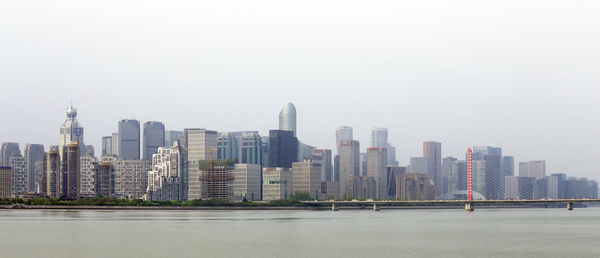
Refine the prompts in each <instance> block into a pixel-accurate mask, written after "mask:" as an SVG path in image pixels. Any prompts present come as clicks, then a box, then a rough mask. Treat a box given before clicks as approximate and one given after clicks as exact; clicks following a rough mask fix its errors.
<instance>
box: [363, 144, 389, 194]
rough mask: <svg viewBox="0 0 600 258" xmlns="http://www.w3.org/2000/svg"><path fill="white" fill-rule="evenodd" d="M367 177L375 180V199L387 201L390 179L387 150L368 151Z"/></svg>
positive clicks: (374, 149)
mask: <svg viewBox="0 0 600 258" xmlns="http://www.w3.org/2000/svg"><path fill="white" fill-rule="evenodd" d="M367 177H372V178H373V179H374V180H375V188H376V194H375V198H377V199H387V198H388V195H387V193H388V191H387V190H388V177H387V149H386V148H368V149H367Z"/></svg>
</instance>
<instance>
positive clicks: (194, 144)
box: [182, 128, 217, 200]
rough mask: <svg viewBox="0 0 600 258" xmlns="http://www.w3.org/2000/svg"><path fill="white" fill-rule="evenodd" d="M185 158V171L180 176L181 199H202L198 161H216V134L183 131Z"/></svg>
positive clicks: (203, 130) (212, 132)
mask: <svg viewBox="0 0 600 258" xmlns="http://www.w3.org/2000/svg"><path fill="white" fill-rule="evenodd" d="M184 138H185V143H184V144H185V145H184V149H186V151H187V152H186V153H187V155H186V156H187V157H186V162H187V169H186V173H185V175H184V176H182V184H183V187H184V189H183V199H184V200H194V199H202V192H203V189H202V183H201V182H200V176H201V175H202V171H200V167H199V164H200V161H203V160H210V158H211V153H212V155H213V156H212V158H213V159H217V152H216V150H217V132H216V131H210V130H206V129H195V128H194V129H185V131H184Z"/></svg>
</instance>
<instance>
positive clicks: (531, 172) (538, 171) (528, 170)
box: [519, 160, 546, 179]
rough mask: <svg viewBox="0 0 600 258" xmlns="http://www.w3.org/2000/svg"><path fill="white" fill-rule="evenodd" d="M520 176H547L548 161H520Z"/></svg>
mask: <svg viewBox="0 0 600 258" xmlns="http://www.w3.org/2000/svg"><path fill="white" fill-rule="evenodd" d="M519 176H522V177H534V178H536V179H540V178H543V177H545V176H546V161H545V160H533V161H528V162H519Z"/></svg>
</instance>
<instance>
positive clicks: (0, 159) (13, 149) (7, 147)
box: [0, 142, 21, 166]
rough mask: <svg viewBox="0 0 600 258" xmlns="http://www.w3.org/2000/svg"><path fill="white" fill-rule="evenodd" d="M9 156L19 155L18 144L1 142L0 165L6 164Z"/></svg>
mask: <svg viewBox="0 0 600 258" xmlns="http://www.w3.org/2000/svg"><path fill="white" fill-rule="evenodd" d="M11 156H21V150H20V149H19V144H18V143H16V142H3V143H2V149H0V166H8V162H9V160H10V157H11Z"/></svg>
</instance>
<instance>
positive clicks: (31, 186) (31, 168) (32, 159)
mask: <svg viewBox="0 0 600 258" xmlns="http://www.w3.org/2000/svg"><path fill="white" fill-rule="evenodd" d="M43 156H44V145H41V144H27V145H26V146H25V162H26V166H27V167H26V169H25V170H26V173H27V191H28V192H35V191H36V190H37V187H36V185H35V182H36V181H38V179H37V178H36V173H35V172H36V169H35V164H36V162H40V161H41V160H42V158H43Z"/></svg>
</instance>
